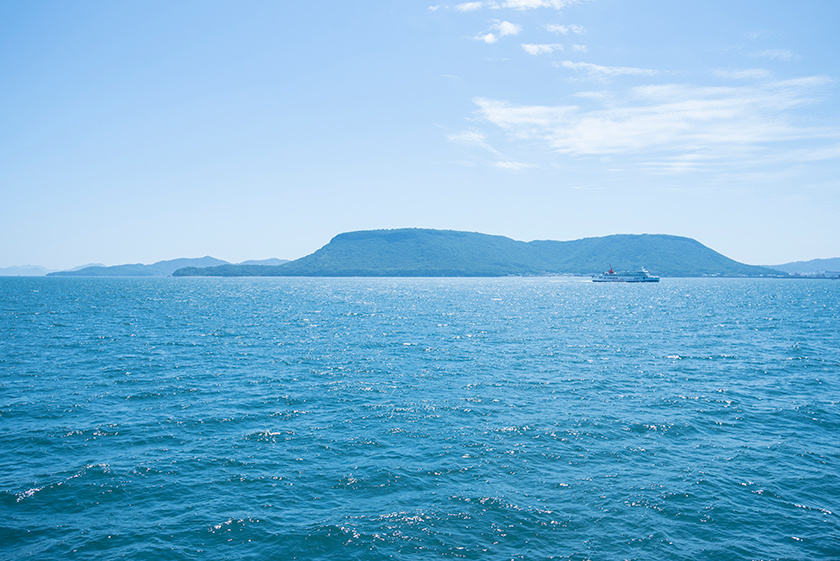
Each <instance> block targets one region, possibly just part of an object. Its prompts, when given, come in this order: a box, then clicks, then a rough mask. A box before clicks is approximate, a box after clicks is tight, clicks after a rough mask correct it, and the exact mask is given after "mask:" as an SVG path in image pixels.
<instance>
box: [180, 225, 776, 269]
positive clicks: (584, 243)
mask: <svg viewBox="0 0 840 561" xmlns="http://www.w3.org/2000/svg"><path fill="white" fill-rule="evenodd" d="M610 266H612V267H613V268H614V269H616V270H638V269H639V268H641V267H645V268H647V269H648V270H649V271H650V272H651V273H653V274H658V275H662V276H703V275H714V276H780V275H783V273H780V272H779V271H774V270H772V269H767V268H764V267H756V266H753V265H745V264H743V263H738V262H737V261H733V260H732V259H729V258H728V257H724V256H723V255H721V254H719V253H717V252H715V251H713V250H711V249H709V248H708V247H706V246H704V245H703V244H701V243H699V242H697V241H695V240H693V239H690V238H684V237H678V236H667V235H653V234H643V235H614V236H606V237H601V238H585V239H580V240H574V241H566V242H560V241H534V242H521V241H516V240H512V239H510V238H506V237H503V236H492V235H488V234H478V233H473V232H457V231H451V230H422V229H402V230H370V231H361V232H347V233H344V234H339V235H337V236H335V237H334V238H333V239H332V240H331V241H330V243H328V244H327V245H325V246H324V247H322V248H321V249H319V250H318V251H316V252H315V253H312V254H311V255H307V256H306V257H302V258H301V259H297V260H296V261H290V262H288V263H285V264H283V265H279V266H271V267H268V266H241V265H222V266H218V267H211V268H198V267H190V268H187V269H180V270H178V271H175V273H173V275H174V276H377V277H379V276H419V277H445V276H466V277H470V276H482V277H483V276H488V277H496V276H509V275H547V274H575V275H589V274H594V273H598V272H601V271H603V270H606V269H607V268H608V267H610Z"/></svg>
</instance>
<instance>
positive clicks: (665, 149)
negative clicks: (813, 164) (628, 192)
mask: <svg viewBox="0 0 840 561" xmlns="http://www.w3.org/2000/svg"><path fill="white" fill-rule="evenodd" d="M830 82H831V81H830V80H829V79H828V78H825V77H822V76H813V77H807V78H801V79H796V80H787V81H778V82H772V83H769V84H759V85H749V86H738V87H720V86H718V87H697V86H691V85H684V84H665V85H651V86H642V87H636V88H633V89H631V90H629V92H627V94H628V96H627V98H626V100H625V101H623V102H616V101H615V99H616V98H615V97H614V96H604V97H603V98H602V99H601V101H602V102H601V103H598V101H599V97H601V94H599V93H597V92H585V93H582V94H581V96H580V97H584V96H585V97H586V98H588V99H589V100H590V101H591V102H594V103H596V104H597V107H595V108H594V109H591V108H588V107H589V106H587V108H584V107H582V106H578V105H515V104H512V103H509V102H506V101H500V100H493V99H486V98H478V99H475V100H474V102H475V104H476V106H477V112H476V114H477V117H478V118H479V119H480V120H482V121H484V122H486V123H489V124H492V125H494V126H495V127H498V129H500V130H501V131H503V132H505V133H506V134H507V135H508V137H509V139H510V140H511V141H513V142H516V143H518V142H525V143H527V144H528V146H529V147H533V146H539V145H542V146H543V147H544V148H545V149H547V150H549V151H554V152H557V153H561V154H568V155H571V156H576V157H583V156H608V155H626V156H634V157H636V158H639V162H640V163H641V164H642V165H643V166H644V167H647V168H648V169H651V170H658V171H668V172H676V171H689V170H696V169H701V168H706V167H708V166H711V165H721V164H723V163H725V162H731V161H734V160H735V159H738V160H739V161H741V162H743V161H747V160H750V159H752V161H758V160H761V159H775V156H776V154H777V153H778V154H781V153H784V154H788V155H790V152H788V151H786V149H785V143H787V142H789V141H800V142H801V141H809V142H810V143H811V144H812V145H813V150H811V151H809V154H810V156H809V157H810V158H813V157H815V155H821V156H823V157H825V158H837V156H838V153H837V149H836V147H837V146H838V143H840V129H838V128H837V127H834V128H832V127H829V126H823V127H815V126H806V125H800V124H797V123H796V120H795V115H794V114H793V113H792V112H791V110H793V109H796V108H798V107H799V106H802V105H805V104H809V103H814V102H815V101H818V100H819V99H820V94H821V93H822V92H821V90H822V88H823V87H824V86H825V85H826V84H828V83H830ZM791 157H792V156H791Z"/></svg>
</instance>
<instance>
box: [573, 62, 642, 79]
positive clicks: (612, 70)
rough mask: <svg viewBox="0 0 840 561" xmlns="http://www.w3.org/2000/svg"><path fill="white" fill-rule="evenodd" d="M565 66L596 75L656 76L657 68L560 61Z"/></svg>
mask: <svg viewBox="0 0 840 561" xmlns="http://www.w3.org/2000/svg"><path fill="white" fill-rule="evenodd" d="M560 64H561V65H562V66H563V68H568V69H570V70H582V71H584V72H588V73H589V74H592V75H596V76H654V75H656V74H658V72H657V71H656V70H651V69H649V68H633V67H628V66H599V65H597V64H591V63H588V62H572V61H570V60H564V61H563V62H561V63H560Z"/></svg>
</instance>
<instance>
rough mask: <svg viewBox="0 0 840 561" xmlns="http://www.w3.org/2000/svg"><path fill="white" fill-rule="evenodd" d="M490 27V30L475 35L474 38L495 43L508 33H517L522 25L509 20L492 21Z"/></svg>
mask: <svg viewBox="0 0 840 561" xmlns="http://www.w3.org/2000/svg"><path fill="white" fill-rule="evenodd" d="M490 29H491V31H488V32H486V33H482V34H480V35H478V36H476V37H475V39H476V40H478V41H484V42H485V43H495V42H496V41H498V40H499V39H501V38H502V37H506V36H508V35H519V32H520V31H522V27H520V26H518V25H516V24H515V23H511V22H509V21H500V22H497V23H494V24H493V25H492V26H491V27H490Z"/></svg>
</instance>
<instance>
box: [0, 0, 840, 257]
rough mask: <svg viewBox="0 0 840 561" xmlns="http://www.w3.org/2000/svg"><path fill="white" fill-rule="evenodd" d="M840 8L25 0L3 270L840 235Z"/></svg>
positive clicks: (0, 29) (5, 87) (711, 1)
mask: <svg viewBox="0 0 840 561" xmlns="http://www.w3.org/2000/svg"><path fill="white" fill-rule="evenodd" d="M838 24H840V2H837V1H835V0H825V1H818V0H812V1H803V2H790V1H777V0H704V1H703V2H675V1H673V0H632V1H631V0H577V1H576V0H485V1H470V2H460V3H459V2H452V3H446V2H441V3H436V2H434V1H433V2H422V1H416V0H379V1H371V0H361V1H358V2H347V1H345V0H325V1H320V0H308V1H304V0H287V1H279V0H275V1H262V0H248V1H247V2H240V1H218V0H179V1H178V2H171V1H169V0H167V1H157V0H121V1H120V2H104V1H100V0H97V1H90V0H76V1H73V2H66V1H64V0H59V1H42V0H19V1H14V0H4V1H2V2H0V267H11V266H17V265H41V266H44V267H47V268H50V269H66V268H70V267H75V266H79V265H84V264H88V263H102V264H105V265H117V264H122V263H153V262H156V261H160V260H165V259H174V258H179V257H200V256H204V255H212V256H214V257H217V258H220V259H225V260H227V261H231V262H239V261H243V260H246V259H265V258H269V257H279V258H284V259H296V258H299V257H302V256H304V255H307V254H309V253H311V252H313V251H315V250H317V249H318V248H320V247H321V246H323V245H324V244H326V243H328V242H329V240H330V239H331V238H332V237H333V236H335V235H337V234H339V233H341V232H346V231H352V230H369V229H381V228H409V227H412V228H414V227H417V228H440V229H451V230H465V231H474V232H483V233H488V234H496V235H503V236H508V237H510V238H513V239H517V240H522V241H531V240H537V239H551V240H573V239H579V238H585V237H593V236H605V235H610V234H618V233H627V234H641V233H651V234H673V235H679V236H687V237H691V238H694V239H696V240H698V241H699V242H701V243H703V244H704V245H706V246H708V247H710V248H712V249H714V250H715V251H718V252H720V253H722V254H724V255H726V256H728V257H731V258H733V259H735V260H737V261H741V262H744V263H749V264H755V265H762V264H763V265H772V264H781V263H786V262H790V261H798V260H808V259H814V258H830V257H839V256H840V227H838V223H840V56H838V54H840V38H838V34H837V33H836V30H837V27H838Z"/></svg>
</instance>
